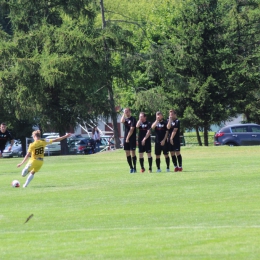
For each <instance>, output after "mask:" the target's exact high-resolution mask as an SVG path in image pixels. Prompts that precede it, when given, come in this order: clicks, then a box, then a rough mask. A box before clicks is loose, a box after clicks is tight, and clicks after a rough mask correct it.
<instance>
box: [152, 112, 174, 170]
mask: <svg viewBox="0 0 260 260" xmlns="http://www.w3.org/2000/svg"><path fill="white" fill-rule="evenodd" d="M152 129H155V155H156V166H157V172H161V168H160V164H161V159H160V157H161V153H162V151H163V154H164V157H165V161H166V166H167V169H166V171H167V172H169V171H170V169H169V166H170V159H169V156H168V144H167V137H168V129H167V121H166V120H164V119H163V115H162V113H161V112H160V111H158V112H157V113H156V121H155V122H154V123H153V124H152Z"/></svg>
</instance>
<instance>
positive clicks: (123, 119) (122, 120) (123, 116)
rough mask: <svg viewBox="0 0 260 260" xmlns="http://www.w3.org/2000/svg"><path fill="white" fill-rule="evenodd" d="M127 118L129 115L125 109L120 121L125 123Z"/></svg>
mask: <svg viewBox="0 0 260 260" xmlns="http://www.w3.org/2000/svg"><path fill="white" fill-rule="evenodd" d="M126 118H127V116H126V114H125V110H124V114H123V115H122V117H121V120H120V122H121V123H122V124H124V123H125V119H126Z"/></svg>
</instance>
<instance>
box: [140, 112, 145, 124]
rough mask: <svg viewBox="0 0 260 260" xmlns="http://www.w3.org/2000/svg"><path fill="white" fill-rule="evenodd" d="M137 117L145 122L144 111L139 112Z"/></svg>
mask: <svg viewBox="0 0 260 260" xmlns="http://www.w3.org/2000/svg"><path fill="white" fill-rule="evenodd" d="M139 119H140V120H141V121H142V122H145V121H146V114H145V113H144V112H140V114H139Z"/></svg>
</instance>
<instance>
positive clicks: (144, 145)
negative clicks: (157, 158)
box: [136, 112, 153, 172]
mask: <svg viewBox="0 0 260 260" xmlns="http://www.w3.org/2000/svg"><path fill="white" fill-rule="evenodd" d="M136 128H137V129H139V133H138V148H139V162H140V166H141V172H145V168H144V152H146V153H147V157H148V164H149V172H152V162H153V158H152V155H151V152H152V145H151V123H150V122H148V121H147V120H146V115H145V113H144V112H140V114H139V120H138V122H137V124H136Z"/></svg>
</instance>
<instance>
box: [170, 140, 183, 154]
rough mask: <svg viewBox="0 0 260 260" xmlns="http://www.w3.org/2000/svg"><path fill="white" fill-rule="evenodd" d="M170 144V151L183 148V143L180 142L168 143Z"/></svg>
mask: <svg viewBox="0 0 260 260" xmlns="http://www.w3.org/2000/svg"><path fill="white" fill-rule="evenodd" d="M168 145H169V151H170V152H178V151H180V150H181V143H180V142H178V143H176V142H175V143H173V145H172V144H171V143H168Z"/></svg>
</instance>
